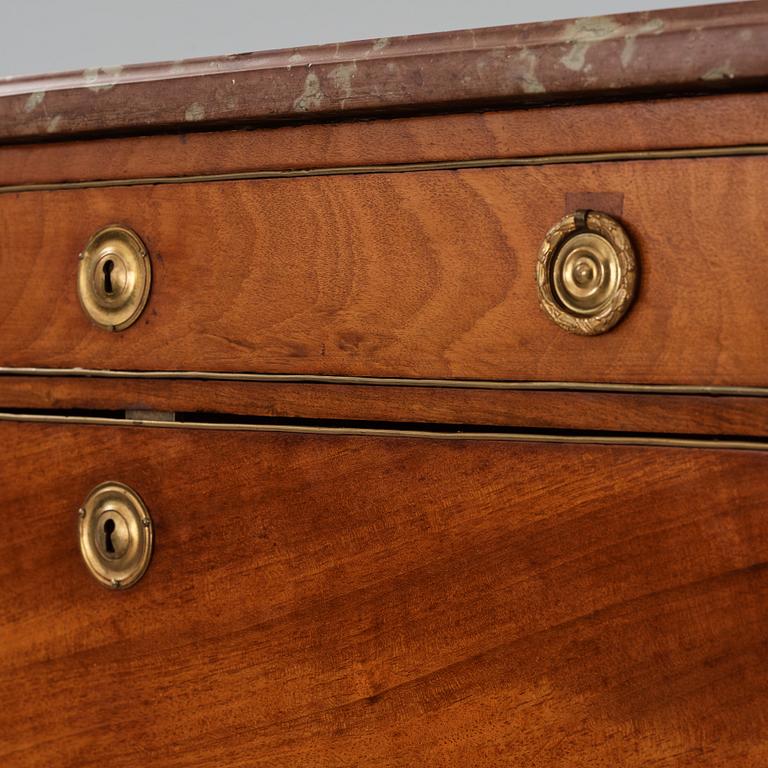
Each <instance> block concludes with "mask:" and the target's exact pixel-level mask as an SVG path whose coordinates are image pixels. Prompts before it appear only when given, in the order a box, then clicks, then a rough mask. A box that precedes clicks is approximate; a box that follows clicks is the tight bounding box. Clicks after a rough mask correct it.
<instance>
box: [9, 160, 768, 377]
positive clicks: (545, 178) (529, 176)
mask: <svg viewBox="0 0 768 768" xmlns="http://www.w3.org/2000/svg"><path fill="white" fill-rule="evenodd" d="M766 205H768V163H767V162H766V159H765V157H762V156H754V157H721V158H704V157H697V158H678V159H665V160H661V159H656V160H632V161H629V160H626V161H617V162H595V163H571V164H568V163H564V164H549V165H543V166H539V167H489V168H462V169H454V170H439V169H437V168H434V169H432V170H425V171H418V172H417V171H413V172H406V173H360V174H347V175H345V174H339V175H333V176H314V177H309V178H271V179H258V180H240V181H236V180H229V181H221V182H213V181H209V182H204V183H185V184H181V183H179V184H160V185H154V186H152V185H138V186H126V187H115V188H82V189H64V190H53V191H34V192H26V193H19V194H5V195H2V196H0V258H2V263H1V264H0V269H1V271H2V281H1V282H0V363H1V364H2V365H4V366H9V367H40V368H48V367H54V368H73V367H84V368H97V369H115V370H144V371H146V370H170V371H203V372H206V371H212V372H238V373H239V372H250V373H277V374H281V373H288V374H318V375H342V376H372V377H395V378H427V379H431V378H437V379H448V378H450V379H479V380H492V381H497V380H502V381H504V380H525V381H528V380H530V381H545V382H546V381H549V382H552V381H562V382H598V383H600V382H604V383H638V384H680V385H700V386H717V385H735V386H765V385H766V384H767V383H768V358H767V357H766V355H765V354H764V351H765V349H766V348H768V326H766V324H765V322H764V312H765V296H766V295H767V294H768V272H766V270H764V269H763V268H762V264H763V262H764V261H765V259H764V257H765V255H766V253H765V251H766V243H768V219H766V217H765V216H764V215H763V213H764V210H765V208H766ZM580 207H591V208H600V209H603V210H605V211H606V212H607V213H609V214H612V215H614V216H616V217H617V218H618V219H619V220H620V221H621V222H622V223H623V225H624V226H625V228H626V230H627V232H628V234H629V236H630V238H631V240H632V241H633V243H634V247H635V250H636V253H637V257H638V260H639V266H640V270H639V283H638V290H637V295H636V298H635V301H634V304H633V306H632V307H631V308H630V310H629V312H628V314H627V315H626V317H625V318H624V319H623V320H622V321H621V322H620V323H619V324H618V325H617V326H616V327H615V328H614V329H613V330H611V331H610V332H608V333H605V334H603V335H600V336H592V337H583V336H578V335H575V334H573V333H569V332H567V331H565V330H563V329H561V328H559V327H558V326H557V325H555V323H554V322H552V320H550V319H549V318H548V317H547V316H546V315H545V314H544V313H543V312H542V310H541V309H540V308H539V305H538V290H537V284H536V261H537V254H538V251H539V248H540V246H541V243H542V241H543V239H544V236H545V234H546V233H547V231H548V230H549V228H550V227H552V226H553V225H554V224H555V223H556V222H558V221H559V220H560V219H561V218H562V217H563V215H564V214H565V213H566V212H569V211H573V210H574V209H575V208H580ZM109 223H120V224H123V225H126V226H128V227H130V228H132V229H133V230H135V231H136V232H137V233H138V234H139V235H140V236H141V237H142V238H143V240H144V241H145V243H146V245H147V247H148V249H149V252H150V255H151V263H152V274H153V279H152V288H151V293H150V296H149V301H148V303H147V306H146V308H145V310H144V312H143V314H142V315H141V317H140V318H139V320H138V321H137V322H136V323H135V324H134V325H133V326H132V327H130V328H127V329H126V330H124V331H121V332H119V333H109V332H107V331H104V330H102V329H100V328H98V327H96V326H95V325H93V324H92V323H91V322H90V321H89V320H88V319H87V318H86V316H85V315H84V313H83V311H82V310H81V307H80V305H79V302H78V298H77V294H76V282H77V270H78V258H77V255H78V253H79V252H80V251H81V250H82V249H83V247H84V246H85V244H86V243H87V241H88V240H89V238H90V236H91V235H92V234H93V233H94V232H95V231H97V230H99V229H100V228H102V227H103V226H105V225H107V224H109Z"/></svg>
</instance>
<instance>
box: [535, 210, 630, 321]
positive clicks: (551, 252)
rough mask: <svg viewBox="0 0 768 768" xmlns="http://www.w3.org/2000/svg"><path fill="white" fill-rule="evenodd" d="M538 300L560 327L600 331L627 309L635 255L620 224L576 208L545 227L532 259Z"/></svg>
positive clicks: (609, 217)
mask: <svg viewBox="0 0 768 768" xmlns="http://www.w3.org/2000/svg"><path fill="white" fill-rule="evenodd" d="M536 279H537V282H538V285H539V304H540V305H541V308H542V309H543V310H544V312H546V313H547V315H549V317H551V318H552V320H554V321H555V322H556V323H557V324H558V325H559V326H560V327H561V328H564V329H565V330H566V331H570V332H571V333H577V334H580V335H582V336H595V335H597V334H599V333H605V332H606V331H608V330H610V329H611V328H613V326H614V325H616V323H618V322H619V320H621V318H622V317H624V315H625V314H626V312H627V310H628V309H629V307H630V305H631V303H632V299H633V298H634V295H635V289H636V287H637V261H636V259H635V254H634V250H633V249H632V243H631V242H630V240H629V237H628V236H627V234H626V232H625V231H624V229H623V227H622V226H621V224H619V222H618V221H616V220H615V219H614V218H612V217H611V216H608V215H607V214H605V213H599V212H597V211H577V212H576V213H572V214H569V215H568V216H566V217H565V218H564V219H562V220H561V221H559V222H558V223H557V224H556V225H555V226H554V227H552V229H550V230H549V232H547V235H546V237H545V238H544V243H543V244H542V246H541V250H540V251H539V258H538V262H537V264H536Z"/></svg>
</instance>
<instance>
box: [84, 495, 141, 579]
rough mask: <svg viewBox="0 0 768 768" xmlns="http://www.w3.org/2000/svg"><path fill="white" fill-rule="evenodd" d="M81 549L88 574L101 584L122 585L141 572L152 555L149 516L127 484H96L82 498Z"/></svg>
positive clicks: (135, 577) (139, 575)
mask: <svg viewBox="0 0 768 768" xmlns="http://www.w3.org/2000/svg"><path fill="white" fill-rule="evenodd" d="M79 516H80V551H81V553H82V555H83V559H84V560H85V564H86V566H87V567H88V570H89V571H90V572H91V574H92V575H93V576H94V577H95V578H96V579H97V580H98V581H99V582H100V583H101V584H103V585H104V586H107V587H111V588H113V589H125V588H127V587H130V586H132V585H133V584H135V583H136V582H137V581H138V580H139V579H140V578H141V577H142V576H143V575H144V572H145V571H146V569H147V566H148V565H149V560H150V558H151V556H152V543H153V542H152V539H153V534H152V519H151V517H150V516H149V511H148V510H147V508H146V506H145V505H144V502H143V501H142V500H141V498H140V497H139V495H138V494H137V493H136V491H134V490H133V489H132V488H130V487H129V486H127V485H124V484H123V483H118V482H114V481H112V482H107V483H101V484H100V485H97V486H96V487H95V488H94V489H93V490H92V491H91V492H90V493H89V494H88V496H87V498H86V499H85V501H84V502H83V506H82V507H80V510H79Z"/></svg>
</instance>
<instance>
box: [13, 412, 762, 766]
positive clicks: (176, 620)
mask: <svg viewBox="0 0 768 768" xmlns="http://www.w3.org/2000/svg"><path fill="white" fill-rule="evenodd" d="M0 445H2V446H3V447H2V451H3V457H4V459H6V460H3V461H2V462H0V506H2V509H3V510H4V512H5V515H4V533H3V536H2V538H0V677H1V678H2V680H3V685H2V686H0V762H2V764H3V765H9V766H10V765H12V766H20V767H21V766H45V767H46V768H51V767H52V766H53V767H55V766H71V765H77V766H103V765H107V764H108V765H110V766H114V768H121V767H122V766H126V767H127V766H130V767H131V768H134V767H135V766H136V765H141V764H152V765H153V766H158V768H159V767H161V766H162V767H163V768H165V767H166V766H182V765H183V766H187V767H189V766H203V765H228V766H255V765H264V766H296V765H303V766H331V765H333V766H363V765H371V766H372V765H388V766H414V765H456V766H458V765H473V766H478V768H483V767H484V766H499V765H510V766H512V765H532V766H551V765H570V766H590V768H595V767H597V768H600V767H602V766H606V767H608V766H610V767H611V768H613V766H616V765H622V766H648V765H660V766H661V765H663V766H672V765H675V766H704V765H706V766H709V767H710V768H712V767H714V766H728V767H729V768H730V767H731V766H751V767H753V768H757V767H758V766H761V765H764V764H765V762H766V760H768V738H767V737H768V721H767V720H766V713H767V712H768V667H767V666H766V663H765V652H766V649H765V643H766V639H765V626H766V622H767V621H768V599H767V598H768V569H766V559H767V558H768V523H767V522H766V517H765V508H766V503H767V502H768V485H767V484H766V478H767V477H768V472H767V471H766V470H767V469H768V454H767V453H762V452H752V451H722V450H711V449H687V450H681V449H671V448H639V447H598V446H583V447H578V448H574V447H573V446H564V445H535V444H525V443H514V442H503V441H494V442H477V441H472V440H459V441H457V442H449V441H440V440H429V439H419V438H386V439H385V438H379V437H351V436H350V437H326V436H317V435H286V434H278V433H265V434H253V433H243V432H222V431H216V430H214V431H195V430H172V429H146V428H144V429H142V428H136V427H133V428H132V427H122V428H120V427H85V426H79V427H76V426H61V425H33V424H9V423H4V424H0ZM11 457H12V458H13V461H10V460H7V459H10V458H11ZM223 478H226V481H225V482H222V479H223ZM106 479H115V480H121V481H123V482H127V483H129V484H130V485H132V486H133V487H134V488H135V489H136V490H137V491H139V492H140V494H141V495H142V497H143V499H144V501H145V502H146V503H147V505H148V507H149V509H150V511H151V514H152V517H153V520H154V523H155V532H156V549H155V554H154V557H153V561H152V563H151V565H150V568H149V571H148V572H147V574H146V576H145V577H144V579H143V580H142V582H140V583H139V584H138V585H137V586H136V587H135V588H133V589H131V590H127V591H125V592H122V593H120V592H117V593H115V592H110V591H108V590H105V589H104V588H103V587H101V586H100V585H98V584H97V583H96V582H95V581H94V580H93V579H92V577H91V576H90V575H89V574H88V572H87V570H86V568H85V566H84V564H83V563H82V561H81V559H80V554H79V552H78V546H77V535H76V531H77V523H76V520H77V514H76V510H77V508H78V506H79V504H80V503H81V502H82V500H83V498H84V497H85V495H86V494H87V492H88V491H89V490H90V488H91V487H92V486H94V485H95V484H97V483H99V482H101V481H104V480H106Z"/></svg>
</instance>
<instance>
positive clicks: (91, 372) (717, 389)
mask: <svg viewBox="0 0 768 768" xmlns="http://www.w3.org/2000/svg"><path fill="white" fill-rule="evenodd" d="M0 376H40V377H65V378H97V379H193V380H199V381H250V382H263V383H273V384H275V383H283V384H350V385H361V386H379V387H430V388H445V389H500V390H519V391H532V392H535V391H545V392H546V391H550V392H551V391H558V392H619V393H620V392H624V393H628V394H649V395H715V396H718V395H719V396H731V397H768V387H740V386H698V385H695V384H612V383H599V382H588V381H485V380H482V379H404V378H397V377H379V376H336V375H327V374H304V373H226V372H217V371H121V370H106V369H101V368H13V367H2V366H0Z"/></svg>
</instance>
